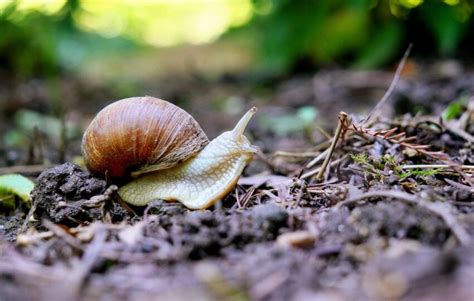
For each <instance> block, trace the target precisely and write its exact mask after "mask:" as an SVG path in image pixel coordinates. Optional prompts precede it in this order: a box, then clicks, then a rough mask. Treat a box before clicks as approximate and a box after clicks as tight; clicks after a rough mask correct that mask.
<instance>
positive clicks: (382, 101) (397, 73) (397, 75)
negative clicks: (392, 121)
mask: <svg viewBox="0 0 474 301" xmlns="http://www.w3.org/2000/svg"><path fill="white" fill-rule="evenodd" d="M412 46H413V45H412V44H410V45H409V46H408V48H407V50H406V51H405V53H404V54H403V57H402V60H401V61H400V64H398V67H397V70H396V71H395V75H394V77H393V80H392V82H391V84H390V86H389V87H388V90H387V91H386V92H385V94H384V95H383V97H382V99H380V101H379V102H378V103H377V105H376V106H375V107H374V108H373V109H372V111H370V112H369V114H368V115H367V117H366V118H365V119H364V120H362V122H361V123H360V125H361V126H366V125H367V124H369V123H370V121H371V118H372V117H373V115H374V114H375V113H376V112H377V111H378V110H380V108H381V107H382V106H383V105H384V104H385V103H386V102H387V100H388V99H389V97H390V95H391V94H392V92H393V90H394V89H395V86H396V85H397V84H398V81H399V80H400V75H401V73H402V70H403V67H404V66H405V63H406V61H407V59H408V56H409V55H410V51H411V48H412Z"/></svg>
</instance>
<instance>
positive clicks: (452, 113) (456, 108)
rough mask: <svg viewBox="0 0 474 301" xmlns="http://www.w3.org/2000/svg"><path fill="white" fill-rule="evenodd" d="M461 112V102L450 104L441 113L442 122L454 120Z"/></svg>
mask: <svg viewBox="0 0 474 301" xmlns="http://www.w3.org/2000/svg"><path fill="white" fill-rule="evenodd" d="M462 110H463V109H462V102H460V101H456V102H453V103H452V104H450V105H449V106H448V107H447V108H446V109H445V110H444V111H443V113H442V114H441V116H442V118H443V120H451V119H454V118H456V117H458V116H459V115H461V113H462Z"/></svg>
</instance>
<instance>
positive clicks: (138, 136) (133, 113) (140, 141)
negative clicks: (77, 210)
mask: <svg viewBox="0 0 474 301" xmlns="http://www.w3.org/2000/svg"><path fill="white" fill-rule="evenodd" d="M208 143H209V139H208V138H207V136H206V134H205V133H204V131H203V130H202V129H201V127H200V126H199V124H198V123H197V121H196V120H194V118H193V117H192V116H191V115H190V114H188V113H187V112H186V111H184V110H183V109H181V108H179V107H177V106H175V105H173V104H172V103H169V102H167V101H165V100H162V99H158V98H154V97H150V96H145V97H132V98H126V99H122V100H119V101H116V102H114V103H112V104H110V105H108V106H106V107H105V108H104V109H102V110H101V111H100V112H99V113H98V114H97V116H96V117H95V118H94V119H93V120H92V122H91V124H90V125H89V127H88V128H87V129H86V131H85V133H84V136H83V138H82V153H83V155H84V159H85V161H86V165H87V168H88V169H89V170H90V171H91V172H92V173H94V174H100V175H104V174H106V173H107V175H108V176H109V177H112V178H114V177H122V176H125V175H128V173H129V172H131V171H136V170H137V169H139V170H143V171H145V172H146V171H149V170H160V169H166V168H169V167H172V166H174V165H177V164H179V163H180V162H182V161H184V160H186V159H188V158H190V157H192V156H194V155H196V154H197V152H199V151H200V150H201V149H202V148H203V147H204V146H206V145H207V144H208Z"/></svg>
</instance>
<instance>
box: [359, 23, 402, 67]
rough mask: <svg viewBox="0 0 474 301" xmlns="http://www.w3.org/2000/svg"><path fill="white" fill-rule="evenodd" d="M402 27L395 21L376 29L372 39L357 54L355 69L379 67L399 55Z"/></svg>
mask: <svg viewBox="0 0 474 301" xmlns="http://www.w3.org/2000/svg"><path fill="white" fill-rule="evenodd" d="M402 39H403V27H402V26H401V24H400V23H398V22H396V21H392V22H387V23H385V24H383V25H381V26H380V28H378V29H376V31H375V32H374V34H373V37H372V38H371V39H370V41H369V42H368V43H367V45H366V46H364V47H363V48H362V49H361V51H360V52H359V54H358V58H357V60H356V62H355V63H354V67H356V68H374V67H376V66H381V65H383V64H385V63H387V62H388V61H389V60H391V59H392V58H393V57H394V56H395V55H397V54H399V51H400V46H401V41H402Z"/></svg>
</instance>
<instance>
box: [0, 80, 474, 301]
mask: <svg viewBox="0 0 474 301" xmlns="http://www.w3.org/2000/svg"><path fill="white" fill-rule="evenodd" d="M398 74H399V72H397V75H396V77H398ZM395 90H396V89H395V85H394V87H392V88H391V89H390V90H389V91H390V92H393V91H395ZM389 96H390V95H388V94H387V96H386V97H384V99H388V98H389ZM384 101H385V100H384ZM472 102H473V100H472V99H471V100H469V102H468V103H467V104H466V105H461V106H460V107H461V109H459V106H457V107H456V112H455V113H456V114H454V113H452V114H450V120H449V121H445V120H442V119H440V118H438V117H437V116H426V115H415V116H409V117H408V116H407V115H403V116H395V117H394V118H391V119H387V118H384V117H382V116H378V115H377V113H376V110H374V112H373V113H371V114H370V115H369V116H368V117H370V118H366V119H364V121H362V122H355V121H353V120H356V119H357V118H356V117H354V116H349V115H347V117H348V118H347V120H343V122H340V126H339V128H340V132H339V133H338V134H337V135H335V136H334V137H337V138H338V139H337V138H333V137H325V136H324V135H323V136H324V138H322V140H321V141H320V142H319V144H315V145H316V146H318V145H320V147H314V146H313V147H311V148H308V149H306V150H304V151H301V152H295V151H275V152H270V153H269V152H265V153H261V154H259V155H258V156H257V158H256V159H255V164H256V165H257V166H258V165H260V166H264V167H263V168H262V167H260V171H259V172H252V173H247V174H246V175H245V176H243V177H242V178H241V179H240V181H239V185H238V186H237V187H236V188H235V190H234V192H232V193H231V194H230V195H229V196H227V197H226V198H225V199H224V200H223V201H222V202H221V203H219V204H218V205H216V206H215V207H214V208H211V209H210V210H203V211H189V210H187V209H186V208H184V207H182V206H181V205H180V204H177V203H167V202H162V201H159V200H158V201H155V202H152V203H151V204H149V205H148V206H147V207H146V208H139V207H133V206H127V205H126V204H124V203H122V202H120V200H119V199H118V197H117V195H116V189H117V188H116V186H114V185H108V184H107V183H106V182H105V181H103V180H100V179H95V178H93V177H92V176H90V175H89V174H88V173H87V172H85V171H84V170H82V169H81V168H80V167H78V166H76V165H74V164H71V163H66V164H63V165H59V166H56V167H54V168H52V169H48V170H46V171H44V172H43V173H42V174H41V175H40V176H39V177H38V178H37V180H36V186H35V189H34V190H33V192H32V195H31V200H32V209H31V214H30V215H28V216H27V215H26V214H24V213H22V214H20V213H18V212H16V213H15V212H12V213H10V214H9V215H8V216H5V217H4V216H1V217H0V218H1V219H3V220H4V221H5V223H2V228H1V229H0V237H2V240H0V277H1V279H2V281H0V292H1V296H2V298H4V299H6V300H25V299H28V300H46V299H58V298H60V299H63V300H99V299H100V300H103V299H127V300H142V299H159V300H187V299H191V298H192V299H196V300H197V299H201V300H308V299H312V300H445V299H448V298H449V299H453V300H469V299H473V298H474V291H473V290H472V284H471V283H470V281H469V279H473V278H474V272H473V271H474V260H473V257H472V254H473V253H474V242H473V240H474V202H473V176H472V174H473V168H472V166H473V164H474V162H473V161H474V159H473V158H474V157H473V155H472V147H473V146H472V141H471V140H470V139H471V137H472V135H473V134H474V133H473V130H474V127H473V126H472V124H473V122H472V121H473V120H474V112H473V105H472ZM381 107H382V108H383V103H382V104H380V105H378V106H377V110H380V109H381ZM326 136H327V135H326ZM256 169H257V170H258V168H256ZM253 170H255V167H253V166H251V167H249V169H248V172H250V171H253ZM16 210H17V211H18V210H20V209H16ZM24 211H25V210H24V208H23V212H24ZM17 213H18V214H17ZM12 216H16V218H15V219H13V218H11V217H12ZM8 223H10V224H14V225H13V226H10V227H9V226H7V225H8ZM21 225H24V227H21Z"/></svg>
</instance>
